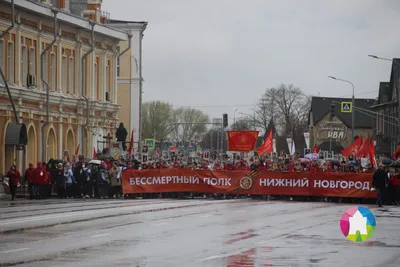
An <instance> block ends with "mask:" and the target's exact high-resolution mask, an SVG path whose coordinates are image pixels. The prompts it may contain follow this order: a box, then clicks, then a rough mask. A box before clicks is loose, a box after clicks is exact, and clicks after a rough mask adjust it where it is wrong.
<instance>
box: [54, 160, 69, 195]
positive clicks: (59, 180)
mask: <svg viewBox="0 0 400 267" xmlns="http://www.w3.org/2000/svg"><path fill="white" fill-rule="evenodd" d="M53 177H54V179H52V180H54V181H53V183H54V184H55V185H56V191H57V197H58V198H61V199H62V198H66V194H65V192H66V190H65V188H66V182H67V181H66V179H65V175H64V166H63V164H62V163H58V165H57V169H55V170H54V172H53Z"/></svg>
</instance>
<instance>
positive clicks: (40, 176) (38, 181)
mask: <svg viewBox="0 0 400 267" xmlns="http://www.w3.org/2000/svg"><path fill="white" fill-rule="evenodd" d="M32 177H33V183H34V184H33V195H34V198H35V199H38V198H40V196H41V192H42V181H43V180H44V173H43V168H42V163H41V162H38V163H37V164H36V168H35V169H33V171H32Z"/></svg>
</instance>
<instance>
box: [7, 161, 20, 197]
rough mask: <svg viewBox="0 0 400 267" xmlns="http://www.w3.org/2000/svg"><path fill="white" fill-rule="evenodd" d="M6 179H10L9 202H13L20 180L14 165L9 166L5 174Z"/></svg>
mask: <svg viewBox="0 0 400 267" xmlns="http://www.w3.org/2000/svg"><path fill="white" fill-rule="evenodd" d="M7 177H8V178H9V179H10V180H9V185H10V193H11V200H15V194H16V192H17V187H18V183H19V179H20V178H21V174H20V173H19V171H18V170H17V166H15V165H12V166H11V168H10V170H9V171H8V172H7Z"/></svg>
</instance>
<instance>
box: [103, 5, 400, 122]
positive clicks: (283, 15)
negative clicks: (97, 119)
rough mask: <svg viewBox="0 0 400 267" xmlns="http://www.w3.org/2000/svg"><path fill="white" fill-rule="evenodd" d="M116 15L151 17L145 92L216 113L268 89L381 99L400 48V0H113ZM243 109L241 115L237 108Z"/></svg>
mask: <svg viewBox="0 0 400 267" xmlns="http://www.w3.org/2000/svg"><path fill="white" fill-rule="evenodd" d="M103 10H104V11H107V12H110V13H111V17H112V18H114V19H123V20H136V21H143V20H145V21H148V23H149V24H148V27H147V30H146V31H145V33H144V35H145V36H144V40H143V77H144V79H145V84H144V100H145V101H148V100H162V101H167V102H170V103H172V104H173V105H174V106H176V107H179V106H192V107H195V108H199V109H201V110H203V111H204V112H206V113H207V114H209V115H210V117H221V116H222V113H225V112H226V113H228V114H229V119H230V121H231V122H232V119H233V113H234V110H235V109H238V112H244V113H250V112H251V108H252V105H253V104H254V103H255V102H256V101H257V99H259V98H260V96H261V95H262V93H263V92H264V91H265V89H266V88H269V87H273V86H276V85H278V84H280V83H285V84H294V85H296V86H298V87H300V88H301V89H302V90H303V91H304V92H305V93H307V94H310V95H318V94H320V95H321V96H337V97H339V96H340V97H343V96H348V97H350V96H351V86H350V85H349V84H345V83H341V82H338V81H334V80H330V79H328V78H327V76H328V75H332V76H337V77H340V78H342V79H347V80H350V81H352V82H353V83H354V85H355V91H356V97H360V98H367V97H371V98H375V97H376V96H377V91H378V85H379V82H380V81H388V80H389V77H390V68H391V62H389V61H381V60H376V59H371V58H369V57H367V55H368V54H376V55H378V56H382V57H388V58H393V57H400V44H399V39H400V35H399V34H398V33H397V32H396V31H395V29H396V28H397V26H398V25H399V22H400V19H399V18H400V16H399V15H400V14H399V12H400V2H399V1H397V0H381V1H376V0H352V1H348V0H334V1H333V0H331V1H321V0H301V1H296V0H292V1H285V0H279V1H278V0H275V1H269V0H247V1H235V0H202V1H194V0H168V1H165V0H105V1H104V4H103ZM236 116H239V114H238V113H236Z"/></svg>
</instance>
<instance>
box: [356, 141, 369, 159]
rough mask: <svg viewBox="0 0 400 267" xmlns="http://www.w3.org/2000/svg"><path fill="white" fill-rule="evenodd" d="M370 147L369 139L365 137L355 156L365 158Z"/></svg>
mask: <svg viewBox="0 0 400 267" xmlns="http://www.w3.org/2000/svg"><path fill="white" fill-rule="evenodd" d="M370 146H371V141H370V140H369V137H367V138H366V139H365V141H364V142H363V144H362V146H361V147H360V149H359V150H358V151H357V153H356V156H357V157H360V158H366V157H367V156H368V155H369V151H370Z"/></svg>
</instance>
